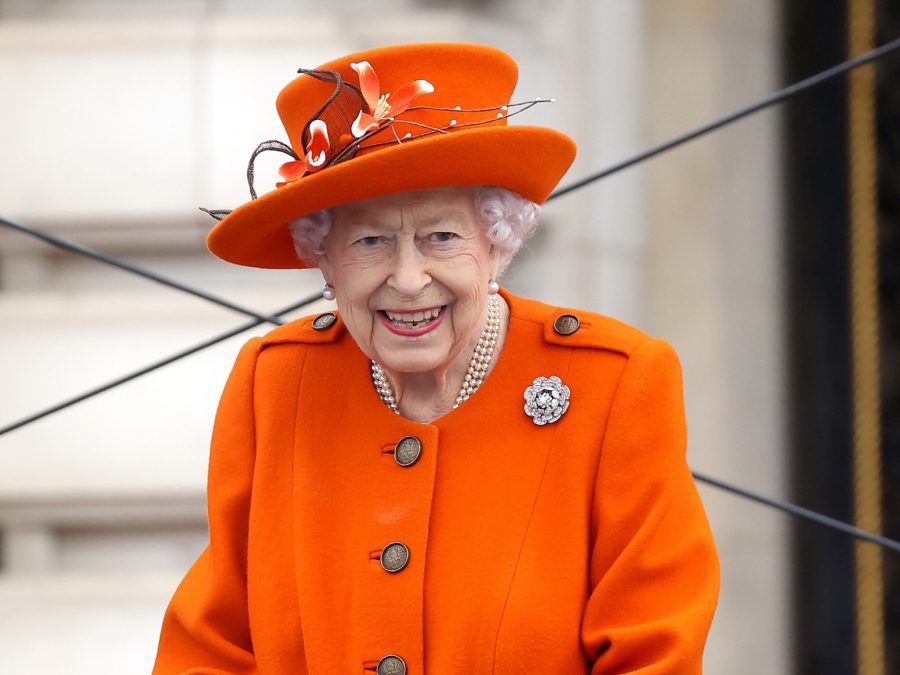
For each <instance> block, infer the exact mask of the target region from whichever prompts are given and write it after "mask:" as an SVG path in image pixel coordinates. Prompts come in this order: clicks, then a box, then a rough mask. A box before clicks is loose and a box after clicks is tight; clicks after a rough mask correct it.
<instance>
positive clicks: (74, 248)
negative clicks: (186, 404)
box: [0, 218, 282, 326]
mask: <svg viewBox="0 0 900 675" xmlns="http://www.w3.org/2000/svg"><path fill="white" fill-rule="evenodd" d="M0 225H5V226H6V227H9V228H11V229H13V230H17V231H18V232H22V233H24V234H27V235H29V236H31V237H35V238H37V239H41V240H43V241H46V242H47V243H48V244H52V245H53V246H56V247H57V248H61V249H63V250H64V251H70V252H72V253H77V254H78V255H83V256H86V257H88V258H92V259H93V260H96V261H98V262H102V263H105V264H107V265H112V266H113V267H118V268H119V269H120V270H125V271H126V272H131V273H132V274H136V275H138V276H139V277H143V278H145V279H150V281H155V282H156V283H158V284H162V285H163V286H168V287H169V288H174V289H175V290H176V291H182V292H183V293H188V294H190V295H193V296H196V297H198V298H202V299H203V300H206V301H208V302H212V303H214V304H216V305H220V306H222V307H227V308H228V309H231V310H234V311H235V312H239V313H240V314H245V315H247V316H250V317H253V318H254V319H259V322H260V323H271V324H275V325H276V326H280V325H282V321H280V320H279V319H277V318H276V317H274V316H266V315H264V314H259V313H257V312H255V311H254V310H252V309H247V308H246V307H241V306H240V305H238V304H235V303H233V302H231V301H230V300H226V299H225V298H221V297H219V296H217V295H213V294H212V293H207V292H206V291H202V290H199V289H197V288H193V287H191V286H188V285H187V284H183V283H181V282H180V281H174V280H173V279H169V278H167V277H164V276H162V275H160V274H157V273H156V272H151V271H150V270H146V269H144V268H142V267H138V266H137V265H132V264H131V263H127V262H125V261H123V260H119V259H117V258H113V257H112V256H109V255H106V254H105V253H101V252H100V251H97V250H94V249H92V248H88V247H87V246H82V245H81V244H77V243H75V242H74V241H69V240H68V239H63V238H62V237H57V236H56V235H55V234H50V233H49V232H45V231H43V230H39V229H37V228H36V227H29V226H27V225H21V224H19V223H15V222H13V221H11V220H7V219H6V218H0Z"/></svg>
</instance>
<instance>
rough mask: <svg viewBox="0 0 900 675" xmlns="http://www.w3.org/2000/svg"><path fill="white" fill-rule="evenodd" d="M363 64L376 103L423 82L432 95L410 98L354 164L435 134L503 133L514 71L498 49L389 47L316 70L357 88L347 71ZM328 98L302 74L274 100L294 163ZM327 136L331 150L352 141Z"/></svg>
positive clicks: (344, 132) (326, 86)
mask: <svg viewBox="0 0 900 675" xmlns="http://www.w3.org/2000/svg"><path fill="white" fill-rule="evenodd" d="M363 61H367V62H368V63H369V64H370V65H371V67H372V69H374V72H375V74H376V75H377V78H378V83H379V85H380V95H384V94H389V95H390V94H391V93H392V92H396V91H397V90H398V89H399V88H400V87H402V86H403V85H404V84H407V83H409V82H413V81H415V80H427V81H428V82H429V83H430V84H431V85H432V86H433V87H434V90H433V91H432V92H430V93H423V94H421V95H420V96H418V97H416V99H415V100H414V101H413V102H412V103H411V105H410V108H409V109H408V110H406V111H404V112H402V113H400V114H398V115H397V116H396V120H395V122H394V123H393V124H392V125H390V126H389V127H385V128H383V129H381V130H380V131H378V132H377V133H375V134H373V135H372V136H371V137H368V138H365V139H363V140H362V141H361V142H359V146H358V149H357V151H356V152H355V155H357V156H359V155H364V154H368V153H371V152H375V151H377V150H379V149H381V148H385V147H389V146H390V145H392V144H396V143H397V142H398V140H401V142H404V143H405V142H414V141H415V140H416V138H417V137H420V136H425V135H434V134H435V133H459V132H461V131H464V130H465V129H467V128H468V129H472V128H477V127H482V126H486V125H490V126H497V125H500V126H503V125H506V116H507V114H508V112H507V111H506V110H504V109H502V107H503V106H506V105H507V104H508V103H509V102H510V97H511V96H512V93H513V90H514V89H515V86H516V80H517V77H518V68H517V66H516V63H515V61H514V60H513V59H512V57H510V56H509V55H508V54H507V53H506V52H504V51H502V50H500V49H496V48H494V47H488V46H485V45H478V44H470V43H430V44H408V45H394V46H389V47H379V48H377V49H370V50H366V51H360V52H356V53H354V54H349V55H347V56H343V57H341V58H340V59H336V60H334V61H330V62H328V63H325V64H323V65H321V66H319V68H317V69H316V70H320V71H325V70H332V71H336V72H337V73H338V74H339V75H340V77H341V78H342V79H343V81H344V82H346V83H348V84H350V85H353V86H355V87H360V84H361V83H360V76H359V74H358V73H357V72H356V71H355V70H354V69H353V68H352V67H351V64H353V63H360V62H363ZM334 90H335V85H334V83H332V82H327V81H323V80H320V79H317V78H315V77H313V76H311V75H308V74H302V75H300V76H298V77H296V78H294V80H292V81H291V82H290V83H289V84H288V85H287V86H285V87H284V88H283V89H282V90H281V92H280V93H279V95H278V98H277V101H276V107H277V110H278V114H279V116H280V117H281V121H282V124H283V125H284V128H285V130H286V131H287V134H288V138H289V139H290V142H291V146H292V147H293V149H294V151H295V152H296V153H297V154H298V155H299V156H303V154H304V152H305V151H306V149H307V148H306V144H307V143H308V141H309V138H308V133H307V134H306V136H305V135H304V131H305V130H306V129H307V128H308V125H309V122H310V121H311V120H312V119H314V118H315V116H316V115H317V113H319V111H320V110H321V108H322V105H323V104H324V103H325V102H326V101H327V100H328V99H329V96H331V95H332V93H333V92H334ZM387 100H388V101H390V96H388V99H387ZM360 105H361V110H362V111H363V112H368V113H373V112H374V111H373V110H371V109H370V106H368V105H367V104H366V103H365V102H364V101H362V98H361V97H360ZM323 117H325V116H324V115H323ZM390 127H392V129H391V128H390ZM433 129H440V130H441V131H438V132H435V131H432V130H433ZM328 133H329V135H330V136H331V138H332V144H333V145H334V146H336V147H335V149H336V150H339V149H340V148H341V147H343V146H344V145H345V144H346V143H347V142H349V141H350V140H351V138H352V137H351V135H350V129H349V127H348V128H341V129H329V130H328Z"/></svg>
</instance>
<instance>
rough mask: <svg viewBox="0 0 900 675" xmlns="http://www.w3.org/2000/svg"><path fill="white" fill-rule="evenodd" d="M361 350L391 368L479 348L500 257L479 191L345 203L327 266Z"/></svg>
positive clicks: (431, 366)
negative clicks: (483, 219) (480, 213)
mask: <svg viewBox="0 0 900 675" xmlns="http://www.w3.org/2000/svg"><path fill="white" fill-rule="evenodd" d="M319 266H320V268H321V269H322V273H323V274H324V275H325V279H326V281H327V282H328V283H329V284H331V285H332V286H333V287H334V293H335V300H336V301H337V304H338V309H339V310H340V312H341V317H342V318H343V320H344V322H345V324H346V326H347V329H348V330H349V331H350V334H351V335H352V336H353V338H354V339H355V340H356V342H357V344H358V345H359V347H360V349H362V351H363V352H364V353H365V354H366V355H367V356H368V357H369V358H371V359H374V360H375V361H378V362H379V363H381V364H382V365H383V366H385V367H386V368H388V369H390V370H394V371H397V372H407V373H421V372H427V371H432V370H436V369H440V368H442V367H447V366H449V365H450V363H451V362H453V360H454V359H456V358H457V357H458V356H459V355H460V354H461V353H462V352H463V351H464V350H465V351H466V354H467V356H466V357H465V358H468V351H469V350H470V349H471V348H472V347H474V344H475V342H476V341H477V339H478V335H479V334H480V333H481V328H482V326H483V323H484V318H485V315H486V303H487V287H488V281H489V280H490V279H491V278H493V277H495V276H496V274H497V255H496V251H495V249H494V248H493V247H492V246H491V244H490V241H489V240H488V239H487V236H486V235H485V233H484V231H483V228H482V227H481V225H480V224H479V222H478V218H477V216H476V213H475V203H474V196H473V191H472V188H471V187H468V186H462V187H449V188H433V189H427V190H412V191H408V192H402V193H398V194H393V195H386V196H383V197H376V198H373V199H367V200H363V201H358V202H353V203H351V204H345V205H341V206H337V207H335V208H334V209H333V221H332V227H331V230H330V231H329V234H328V236H327V237H326V240H325V255H324V256H323V258H322V259H320V261H319Z"/></svg>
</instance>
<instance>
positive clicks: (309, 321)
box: [260, 311, 346, 347]
mask: <svg viewBox="0 0 900 675" xmlns="http://www.w3.org/2000/svg"><path fill="white" fill-rule="evenodd" d="M345 329H346V328H345V326H344V322H343V321H342V320H341V317H340V314H338V313H337V312H336V311H328V312H321V313H319V314H310V315H309V316H302V317H300V318H298V319H294V320H293V321H288V322H287V323H286V324H284V325H283V326H278V327H277V328H274V329H272V330H270V331H269V332H268V333H266V334H265V335H263V336H262V345H260V347H264V346H265V345H270V344H284V343H286V342H303V343H306V344H317V343H322V342H334V341H335V340H337V339H338V338H339V337H340V336H341V335H343V333H344V330H345Z"/></svg>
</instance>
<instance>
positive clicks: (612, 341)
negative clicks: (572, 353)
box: [503, 291, 651, 356]
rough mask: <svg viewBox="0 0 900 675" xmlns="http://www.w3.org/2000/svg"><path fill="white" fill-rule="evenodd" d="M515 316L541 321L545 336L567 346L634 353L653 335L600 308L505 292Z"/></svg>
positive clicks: (552, 342)
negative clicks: (563, 304) (562, 304)
mask: <svg viewBox="0 0 900 675" xmlns="http://www.w3.org/2000/svg"><path fill="white" fill-rule="evenodd" d="M503 295H504V298H505V299H506V301H507V302H508V303H509V305H510V307H511V309H512V313H513V315H514V316H515V317H518V318H520V319H524V320H527V321H533V322H535V323H539V324H541V326H542V329H543V333H544V339H545V340H546V341H547V342H549V343H551V344H556V345H562V346H564V347H593V348H594V349H606V350H610V351H616V352H620V353H622V354H625V355H626V356H627V355H630V354H631V353H632V352H633V351H634V350H635V349H636V348H637V346H638V345H640V344H641V343H642V342H644V341H645V340H647V339H648V338H650V337H651V336H650V335H649V334H647V333H645V332H644V331H642V330H640V329H639V328H636V327H635V326H632V325H631V324H628V323H625V322H624V321H620V320H619V319H615V318H613V317H611V316H607V315H605V314H600V313H598V312H589V311H587V310H584V309H576V308H574V307H555V306H553V305H550V304H547V303H544V302H540V301H539V300H532V299H530V298H523V297H519V296H516V295H513V294H511V293H509V292H506V291H504V292H503Z"/></svg>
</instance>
